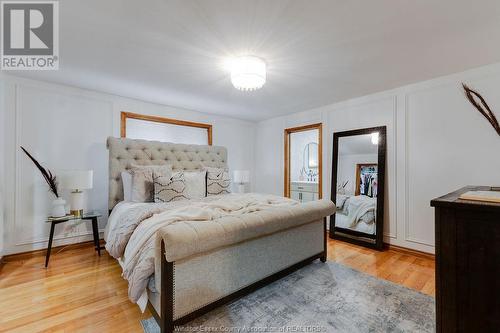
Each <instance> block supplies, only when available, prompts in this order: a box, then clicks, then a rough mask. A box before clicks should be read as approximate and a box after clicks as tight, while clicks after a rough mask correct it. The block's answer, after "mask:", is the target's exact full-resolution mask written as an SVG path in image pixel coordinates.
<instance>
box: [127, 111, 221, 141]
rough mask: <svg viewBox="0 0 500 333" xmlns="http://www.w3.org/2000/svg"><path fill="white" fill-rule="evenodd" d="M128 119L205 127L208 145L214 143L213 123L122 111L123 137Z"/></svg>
mask: <svg viewBox="0 0 500 333" xmlns="http://www.w3.org/2000/svg"><path fill="white" fill-rule="evenodd" d="M127 119H136V120H145V121H152V122H155V123H163V124H171V125H179V126H188V127H197V128H204V129H206V130H207V136H208V140H207V141H208V145H209V146H211V145H212V125H211V124H204V123H196V122H192V121H186V120H179V119H172V118H165V117H159V116H149V115H145V114H139V113H132V112H125V111H122V112H121V123H120V137H122V138H126V137H127Z"/></svg>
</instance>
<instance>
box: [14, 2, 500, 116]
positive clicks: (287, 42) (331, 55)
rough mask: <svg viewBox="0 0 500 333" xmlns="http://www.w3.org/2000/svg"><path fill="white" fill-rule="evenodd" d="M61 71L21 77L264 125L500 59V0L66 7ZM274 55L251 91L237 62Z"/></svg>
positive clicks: (62, 14)
mask: <svg viewBox="0 0 500 333" xmlns="http://www.w3.org/2000/svg"><path fill="white" fill-rule="evenodd" d="M59 3H60V60H61V62H60V70H59V71H39V72H33V71H31V72H30V71H26V72H19V73H15V74H16V75H22V76H25V77H31V78H35V79H42V80H47V81H51V82H57V83H64V84H69V85H73V86H78V87H83V88H88V89H92V90H99V91H104V92H109V93H114V94H118V95H123V96H128V97H133V98H138V99H143V100H147V101H152V102H157V103H161V104H167V105H172V106H176V107H183V108H188V109H192V110H198V111H203V112H209V113H215V114H221V115H228V116H232V117H237V118H243V119H250V120H260V119H266V118H271V117H274V116H278V115H283V114H287V113H293V112H297V111H303V110H307V109H310V108H315V107H319V106H322V105H326V104H331V103H334V102H338V101H341V100H346V99H349V98H353V97H356V96H362V95H366V94H369V93H374V92H377V91H383V90H386V89H391V88H395V87H398V86H401V85H404V84H408V83H412V82H417V81H421V80H425V79H430V78H433V77H436V76H441V75H446V74H451V73H455V72H459V71H462V70H465V69H469V68H473V67H478V66H481V65H486V64H490V63H494V62H498V61H500V43H499V42H498V41H499V40H500V1H499V0H474V1H471V0H467V1H466V0H371V1H367V0H323V1H322V0H314V1H305V0H293V1H284V0H272V1H269V0H263V1H250V0H241V1H236V0H210V1H205V0H200V1H194V0H176V1H171V0H149V1H137V0H122V1H120V0H106V1H102V0H85V1H82V0H61V1H59ZM241 53H251V54H255V55H257V56H260V57H263V58H264V59H266V61H267V64H268V80H267V83H266V85H265V86H264V87H263V88H262V89H261V90H259V91H255V92H240V91H237V90H235V89H234V88H233V87H232V86H231V83H230V80H229V76H228V74H227V73H226V72H225V71H224V69H223V68H222V67H221V63H222V62H223V60H224V58H225V57H227V56H229V55H238V54H241Z"/></svg>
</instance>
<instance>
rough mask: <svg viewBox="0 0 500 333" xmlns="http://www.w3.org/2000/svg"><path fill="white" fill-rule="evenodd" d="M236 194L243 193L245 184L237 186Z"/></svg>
mask: <svg viewBox="0 0 500 333" xmlns="http://www.w3.org/2000/svg"><path fill="white" fill-rule="evenodd" d="M238 193H245V184H238Z"/></svg>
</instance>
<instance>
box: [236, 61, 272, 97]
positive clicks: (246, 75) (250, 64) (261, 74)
mask: <svg viewBox="0 0 500 333" xmlns="http://www.w3.org/2000/svg"><path fill="white" fill-rule="evenodd" d="M230 69H231V82H232V83H233V86H234V87H235V88H236V89H239V90H244V91H248V90H256V89H260V88H262V86H264V84H265V83H266V63H265V62H264V60H262V59H260V58H258V57H255V56H240V57H236V58H234V59H232V60H231V64H230Z"/></svg>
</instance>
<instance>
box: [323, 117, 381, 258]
mask: <svg viewBox="0 0 500 333" xmlns="http://www.w3.org/2000/svg"><path fill="white" fill-rule="evenodd" d="M373 132H379V133H380V134H379V142H378V166H377V168H378V170H377V172H378V175H377V178H378V186H377V217H376V223H377V225H376V235H367V234H364V233H362V232H358V231H354V230H350V229H345V228H337V227H335V214H333V215H331V216H330V230H329V235H330V238H333V239H339V240H342V241H345V242H349V243H354V244H358V245H362V246H366V247H370V248H373V249H377V250H382V249H383V246H384V235H383V233H384V203H385V159H386V151H387V127H386V126H379V127H371V128H363V129H356V130H352V131H345V132H336V133H333V146H332V147H333V154H332V179H331V180H332V187H331V200H332V201H333V202H336V201H337V170H338V158H339V154H338V148H339V139H340V138H343V137H349V136H357V135H365V134H371V133H373ZM339 233H343V234H344V235H349V236H351V237H349V236H344V235H342V234H339ZM363 238H364V239H367V240H363ZM368 239H373V240H375V242H370V241H368Z"/></svg>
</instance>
